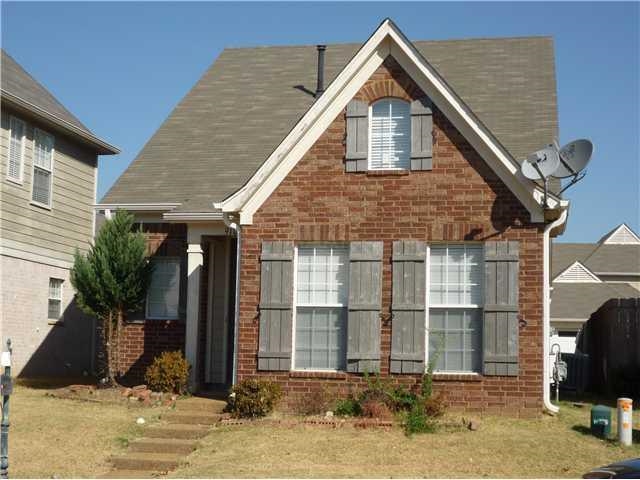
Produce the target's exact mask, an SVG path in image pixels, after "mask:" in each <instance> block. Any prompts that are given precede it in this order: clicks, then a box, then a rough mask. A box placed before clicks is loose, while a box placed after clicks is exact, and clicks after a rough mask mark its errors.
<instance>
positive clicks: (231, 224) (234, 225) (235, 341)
mask: <svg viewBox="0 0 640 480" xmlns="http://www.w3.org/2000/svg"><path fill="white" fill-rule="evenodd" d="M222 221H223V222H224V224H225V225H226V226H227V227H228V228H230V229H232V230H235V232H236V289H235V290H236V291H235V306H234V312H233V371H232V375H231V383H232V384H233V385H235V384H236V380H237V375H238V345H239V344H238V330H239V324H240V247H241V243H240V240H241V236H240V233H241V229H240V225H239V224H237V223H235V222H232V221H231V220H230V219H229V214H228V213H227V212H225V213H224V214H223V216H222Z"/></svg>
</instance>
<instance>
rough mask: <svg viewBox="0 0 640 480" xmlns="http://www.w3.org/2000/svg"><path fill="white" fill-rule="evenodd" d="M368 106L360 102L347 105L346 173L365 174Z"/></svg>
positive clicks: (366, 166) (367, 147)
mask: <svg viewBox="0 0 640 480" xmlns="http://www.w3.org/2000/svg"><path fill="white" fill-rule="evenodd" d="M368 137H369V105H367V104H366V102H363V101H362V100H355V99H354V100H351V101H350V102H349V103H348V104H347V153H346V157H345V169H346V171H347V172H366V171H367V168H368V165H367V153H368V151H369V141H368Z"/></svg>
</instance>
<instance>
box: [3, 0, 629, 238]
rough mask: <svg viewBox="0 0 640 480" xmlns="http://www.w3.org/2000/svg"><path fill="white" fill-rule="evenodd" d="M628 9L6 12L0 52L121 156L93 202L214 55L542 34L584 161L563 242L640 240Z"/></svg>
mask: <svg viewBox="0 0 640 480" xmlns="http://www.w3.org/2000/svg"><path fill="white" fill-rule="evenodd" d="M639 16H640V10H639V4H638V3H624V4H623V3H449V4H444V3H404V4H403V3H372V4H365V3H346V4H338V3H324V4H318V3H298V4H291V3H271V4H265V3H262V4H250V3H236V4H229V3H180V4H178V3H115V2H111V3H93V4H92V3H46V4H43V3H9V2H2V46H3V48H5V49H6V50H7V51H8V52H9V53H10V54H11V55H13V56H14V58H15V59H16V60H17V61H18V62H19V63H20V64H22V65H23V67H25V68H26V69H27V71H29V72H30V73H31V74H32V75H33V76H34V77H35V78H37V79H38V80H39V81H40V82H42V83H43V84H44V85H45V86H46V87H47V88H49V90H51V91H52V92H53V94H54V95H55V96H56V97H57V98H58V99H59V100H60V101H61V102H62V103H63V104H64V105H65V106H66V107H67V108H69V110H71V111H72V112H73V113H74V114H76V116H77V117H78V118H80V120H81V121H82V122H83V123H85V125H87V126H88V127H89V128H90V129H92V130H93V131H94V132H95V133H96V134H97V135H98V136H100V137H102V138H104V139H106V140H108V141H110V142H112V143H114V144H116V145H118V146H119V147H120V148H121V149H122V152H123V153H122V154H120V155H118V156H111V157H102V159H101V160H100V173H99V189H98V198H100V197H101V196H102V195H103V194H104V193H105V192H106V191H107V190H108V188H109V187H110V186H111V185H112V184H113V182H114V181H115V179H116V178H117V177H118V175H120V173H122V172H123V171H124V169H125V168H126V167H127V165H128V164H129V163H130V162H131V161H132V160H133V158H135V156H136V154H137V153H138V152H139V151H140V149H141V148H142V146H143V145H144V144H145V143H146V142H147V140H148V139H149V138H150V137H151V135H152V134H153V133H154V131H155V130H156V129H157V128H158V126H159V125H160V124H161V123H162V121H163V120H164V119H165V118H166V117H167V115H168V114H169V113H170V112H171V110H172V109H173V107H174V106H175V105H176V103H177V102H178V101H179V100H180V99H181V98H182V97H183V96H184V95H185V94H186V93H187V91H188V90H189V89H190V88H191V87H192V86H193V84H194V83H195V82H196V81H197V80H198V78H199V77H200V76H201V75H202V73H203V72H204V71H205V70H206V68H207V67H208V66H209V65H210V64H211V63H212V62H213V61H214V60H215V58H216V57H217V56H218V54H219V53H220V51H221V50H222V49H223V48H224V47H230V46H235V47H238V46H252V45H282V44H316V43H335V42H364V41H365V40H366V39H367V38H368V36H369V35H370V34H371V33H372V31H373V30H374V29H375V28H376V27H377V26H378V24H379V23H380V22H381V20H382V19H383V18H385V17H391V18H392V19H393V20H394V21H395V22H396V23H397V24H398V26H399V27H400V28H401V29H402V30H403V31H404V32H405V34H406V35H407V36H408V37H409V38H410V39H414V40H438V39H454V38H472V37H501V36H520V35H552V36H553V38H554V40H555V49H556V68H557V77H558V100H559V115H560V143H564V142H567V141H569V140H571V139H574V138H578V137H587V138H590V139H591V140H592V141H593V142H594V144H595V148H596V150H595V154H594V158H593V160H592V162H591V165H590V166H589V169H588V174H587V177H586V178H585V179H584V180H583V181H582V182H581V183H579V184H578V185H576V186H574V187H573V188H572V189H571V190H569V191H568V192H567V197H568V198H570V199H571V200H572V204H573V205H572V209H571V213H570V217H569V224H568V228H567V231H566V233H565V235H564V236H563V237H562V238H561V240H562V241H594V240H597V239H598V238H599V237H600V236H601V235H602V234H604V233H605V232H606V231H608V230H609V229H611V228H613V227H614V226H615V225H617V224H619V223H621V222H626V223H627V224H628V225H630V226H631V227H632V228H633V229H634V230H635V231H636V232H640V206H639V205H640V192H639V186H638V185H639V183H640V171H639V163H640V148H639V137H638V135H639V133H638V132H639V131H640V124H639V123H640V122H639V118H638V117H639V113H638V111H639V108H640V107H639V105H640V98H639V94H638V90H639V78H638V62H639V60H638V59H639V58H640V52H639V45H640V38H639V31H638V24H639Z"/></svg>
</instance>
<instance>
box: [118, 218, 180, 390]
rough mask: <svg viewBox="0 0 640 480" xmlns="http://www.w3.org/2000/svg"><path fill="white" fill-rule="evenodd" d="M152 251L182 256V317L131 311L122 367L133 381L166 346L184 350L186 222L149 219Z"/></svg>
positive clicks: (147, 228)
mask: <svg viewBox="0 0 640 480" xmlns="http://www.w3.org/2000/svg"><path fill="white" fill-rule="evenodd" d="M142 229H143V232H144V234H145V236H146V238H147V247H148V252H149V254H150V255H153V256H169V257H181V258H182V259H183V261H182V268H181V273H182V278H181V279H180V310H179V311H180V318H179V319H177V320H147V319H145V316H144V311H143V312H140V313H138V314H131V315H129V316H128V318H127V322H126V323H125V327H124V333H123V339H122V345H121V352H120V353H121V355H120V361H121V364H120V366H121V368H122V369H123V371H124V372H125V374H126V379H127V380H129V381H130V382H140V381H142V380H143V378H144V372H145V370H146V368H147V366H148V365H149V364H150V363H151V362H152V361H153V359H154V357H156V356H157V355H159V354H160V353H162V352H164V351H166V350H183V351H184V339H185V319H186V280H187V279H186V251H187V230H186V225H184V224H169V223H164V224H163V223H147V224H143V225H142Z"/></svg>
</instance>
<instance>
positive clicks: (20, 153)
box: [7, 117, 27, 183]
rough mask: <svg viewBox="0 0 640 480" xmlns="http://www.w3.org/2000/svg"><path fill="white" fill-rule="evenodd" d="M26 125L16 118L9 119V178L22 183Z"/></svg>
mask: <svg viewBox="0 0 640 480" xmlns="http://www.w3.org/2000/svg"><path fill="white" fill-rule="evenodd" d="M26 129H27V128H26V124H25V123H24V122H23V121H22V120H20V119H19V118H16V117H9V131H10V141H9V163H8V165H7V178H8V179H10V180H14V181H16V182H20V183H21V182H22V171H23V165H24V140H25V134H26Z"/></svg>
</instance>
